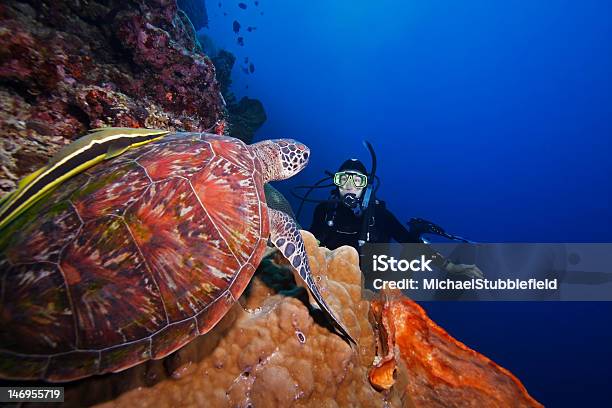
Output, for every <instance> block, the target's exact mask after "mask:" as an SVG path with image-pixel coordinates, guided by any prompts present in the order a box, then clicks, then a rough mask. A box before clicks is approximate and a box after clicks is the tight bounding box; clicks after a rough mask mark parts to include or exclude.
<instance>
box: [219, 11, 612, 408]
mask: <svg viewBox="0 0 612 408" xmlns="http://www.w3.org/2000/svg"><path fill="white" fill-rule="evenodd" d="M245 3H246V4H247V8H246V10H242V9H240V8H238V6H237V4H238V1H235V2H234V1H222V2H221V4H222V7H221V8H219V7H218V4H217V2H210V1H209V3H208V12H209V16H210V29H209V30H207V33H208V34H210V35H211V36H212V37H213V38H214V40H215V41H216V42H217V45H219V46H221V47H223V48H226V49H228V50H230V51H232V52H233V53H235V54H236V55H237V57H238V58H237V64H236V65H237V66H236V69H235V72H234V76H233V78H234V86H233V90H234V92H235V93H236V94H237V95H238V96H243V95H247V96H250V97H254V98H258V99H260V100H261V101H262V102H263V104H264V106H265V108H266V111H267V114H268V121H267V122H266V124H265V125H264V126H263V127H262V129H261V130H260V131H259V132H258V133H257V136H256V138H257V139H263V138H279V137H292V138H295V139H298V140H300V141H302V142H304V143H306V144H307V145H309V146H310V148H311V150H312V158H311V163H310V165H309V167H308V168H307V169H306V170H305V171H303V172H302V173H301V174H300V175H298V176H297V177H295V178H294V179H292V180H290V181H286V182H283V183H279V184H277V187H278V188H279V189H280V190H281V191H283V192H285V193H286V195H288V193H289V188H290V187H291V186H294V185H297V184H307V183H312V182H313V181H316V180H318V179H319V178H321V177H322V176H323V171H324V170H325V169H329V170H335V169H336V168H337V166H338V165H339V164H340V163H341V162H342V161H343V160H344V159H346V158H348V157H358V158H361V159H362V160H363V161H364V162H365V163H366V164H367V165H369V156H368V154H367V151H366V150H365V149H364V148H363V147H362V145H361V141H362V140H363V139H368V140H369V141H371V142H372V143H373V145H374V147H375V148H376V151H377V154H378V157H379V165H378V175H379V176H380V177H381V179H382V186H381V188H380V190H379V194H378V196H379V197H380V198H382V199H384V200H385V201H386V202H387V205H388V207H389V208H390V209H391V210H392V211H393V212H394V213H395V215H396V216H397V217H398V218H399V219H401V220H407V219H408V218H410V217H414V216H418V217H423V218H427V219H431V220H433V221H435V222H437V223H439V224H441V225H442V226H444V227H445V228H446V229H447V230H449V231H452V232H454V233H456V234H459V235H462V236H466V237H469V238H471V239H473V240H476V241H481V242H612V229H611V226H612V209H610V205H611V203H612V182H611V175H612V160H611V158H610V153H611V152H612V149H611V148H610V145H611V139H612V82H611V77H612V75H611V74H612V2H610V1H607V0H602V1H592V0H590V1H580V2H578V1H564V0H551V1H537V2H530V1H522V0H521V1H503V2H502V1H497V2H494V1H490V0H480V1H476V0H471V1H462V2H452V1H435V0H427V1H425V0H419V1H388V0H383V1H358V0H351V1H333V2H330V1H323V0H311V1H308V2H295V1H272V0H261V1H260V2H259V3H260V4H259V6H258V7H256V6H255V5H254V1H252V0H248V1H245ZM262 11H263V13H264V14H263V15H261V14H260V13H261V12H262ZM224 12H225V13H228V15H227V16H224V15H223V13H224ZM233 20H238V21H239V22H240V23H241V25H242V27H243V29H244V28H246V27H247V26H255V27H257V28H256V30H255V31H253V32H243V31H241V33H240V35H241V36H243V37H244V46H239V45H238V44H237V43H236V37H237V35H236V34H234V33H233V32H232V22H233ZM245 57H248V58H249V60H250V61H251V62H253V63H254V65H255V72H254V73H253V74H246V73H244V72H243V71H242V70H241V65H243V64H242V63H243V59H244V58H245ZM247 86H248V88H247ZM323 197H324V196H321V198H323ZM293 203H294V204H296V205H297V204H298V202H297V201H296V200H293ZM311 213H312V207H308V208H307V211H305V212H304V213H303V214H302V216H301V217H300V221H301V222H302V224H303V225H305V226H308V225H310V220H311ZM425 307H426V309H427V311H428V313H429V314H430V316H432V318H433V319H434V320H435V321H436V322H437V323H439V324H440V325H441V326H442V327H444V328H445V329H447V330H448V331H449V332H450V333H451V334H452V335H453V336H455V337H456V338H457V339H459V340H461V341H463V342H465V343H466V344H467V345H468V346H470V347H472V348H474V349H476V350H478V351H480V352H482V353H483V354H485V355H486V356H488V357H490V358H491V359H493V360H494V361H495V362H497V363H498V364H500V365H502V366H503V367H505V368H507V369H509V370H510V371H512V372H513V373H514V374H515V375H517V376H518V377H519V379H521V381H522V382H523V384H524V385H525V386H526V387H527V389H528V391H529V392H530V393H531V395H533V396H534V397H535V398H536V399H538V400H539V401H541V402H542V403H544V404H545V405H547V406H553V407H557V406H609V405H610V401H611V400H612V396H611V395H610V391H609V386H610V376H609V371H610V366H611V365H612V355H611V352H610V349H611V344H612V327H611V325H610V323H611V322H612V318H611V317H610V316H612V304H610V303H588V302H585V303H461V304H460V303H435V304H433V303H430V304H426V305H425Z"/></svg>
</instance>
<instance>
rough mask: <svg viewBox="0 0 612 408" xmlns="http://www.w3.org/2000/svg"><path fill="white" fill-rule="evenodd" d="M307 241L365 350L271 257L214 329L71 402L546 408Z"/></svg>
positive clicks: (325, 289)
mask: <svg viewBox="0 0 612 408" xmlns="http://www.w3.org/2000/svg"><path fill="white" fill-rule="evenodd" d="M302 235H303V237H304V240H305V243H306V248H307V251H308V254H309V260H310V263H311V265H312V269H313V274H314V276H315V279H316V280H317V282H318V284H319V285H320V287H321V288H322V293H323V296H324V297H325V298H326V300H327V301H328V302H329V304H330V305H331V307H332V308H333V309H334V310H335V311H337V312H338V313H339V315H340V316H341V318H342V320H343V321H344V322H345V324H346V326H347V327H348V329H349V330H350V331H351V333H352V335H353V336H354V337H355V338H356V339H357V340H358V346H357V347H355V348H351V346H349V345H348V344H347V343H346V342H345V341H343V340H342V339H341V338H340V337H339V336H337V335H336V334H334V333H332V332H330V331H329V330H328V328H327V327H325V325H324V324H321V323H322V322H323V321H322V320H321V317H322V316H320V315H319V314H317V313H316V312H315V311H314V310H313V309H312V308H311V307H309V304H310V302H309V300H308V295H307V292H306V290H305V289H304V288H302V287H301V286H299V285H296V283H295V282H296V280H295V279H294V275H293V272H292V270H291V269H290V268H289V267H288V266H287V264H286V263H285V262H284V260H283V258H282V257H280V256H279V254H278V252H275V251H270V254H269V255H268V256H267V257H266V258H264V260H263V261H262V263H261V265H260V267H259V269H258V271H257V273H256V276H255V278H254V279H253V280H252V282H251V284H250V285H249V287H248V288H247V290H246V291H245V293H244V294H243V296H242V297H241V298H240V301H239V303H237V304H236V305H235V306H234V307H233V308H232V309H231V310H230V312H229V313H228V314H227V315H226V316H225V317H224V318H223V319H222V320H221V322H220V323H219V324H218V325H217V326H216V327H215V328H214V329H213V330H212V331H211V332H209V333H208V334H206V335H204V336H201V337H199V338H198V339H196V340H195V341H193V342H192V343H190V344H189V345H187V346H186V347H184V348H183V349H181V350H179V351H177V352H176V353H174V354H172V355H171V356H169V357H167V358H165V359H163V360H159V361H149V362H147V363H145V364H142V365H139V366H136V367H134V368H131V369H129V370H126V371H123V372H121V373H117V374H112V375H106V376H101V377H93V378H88V379H85V380H81V381H78V382H75V383H69V384H65V387H66V405H67V406H85V405H92V404H99V406H102V407H132V406H140V407H161V406H181V407H202V406H211V407H213V406H214V407H279V406H282V407H289V406H294V407H313V406H314V407H345V406H355V407H449V406H452V407H469V406H478V407H540V406H541V405H540V404H539V403H538V402H537V401H535V400H534V399H533V398H531V397H530V396H529V394H528V393H527V391H526V390H525V388H524V387H523V386H522V384H521V383H520V381H519V380H518V379H516V378H515V377H514V376H513V375H512V374H511V373H509V372H508V371H507V370H505V369H503V368H501V367H500V366H498V365H497V364H495V363H494V362H492V361H491V360H489V359H487V358H486V357H484V356H482V355H480V354H479V353H477V352H476V351H473V350H471V349H469V348H468V347H467V346H465V345H463V344H461V343H460V342H458V341H457V340H455V339H453V338H452V337H450V336H449V335H448V334H447V333H446V332H445V331H444V330H443V329H441V328H440V327H438V326H437V325H436V324H435V323H434V322H432V321H431V320H430V319H429V318H428V317H427V315H426V313H425V312H424V310H423V309H422V308H421V307H419V306H418V305H416V304H415V303H414V302H412V301H410V300H409V299H407V298H405V297H402V296H401V295H399V294H391V293H388V294H384V295H383V296H382V297H379V296H374V295H373V294H371V293H369V294H368V293H364V292H362V275H361V271H360V270H359V266H358V265H359V263H358V255H357V253H356V251H355V250H354V249H353V248H350V247H342V248H338V249H337V250H335V251H329V250H328V249H326V248H321V247H318V245H317V242H316V240H315V238H314V237H313V236H312V235H311V234H310V233H308V232H306V231H303V233H302ZM369 298H372V299H371V300H369Z"/></svg>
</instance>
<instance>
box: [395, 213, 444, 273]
mask: <svg viewBox="0 0 612 408" xmlns="http://www.w3.org/2000/svg"><path fill="white" fill-rule="evenodd" d="M385 213H386V214H385V219H386V224H387V226H388V228H389V232H390V235H391V238H393V239H394V240H396V241H397V242H400V243H411V244H422V245H419V252H420V253H422V254H423V255H425V256H427V257H428V258H430V259H431V260H432V262H431V263H432V265H434V266H435V267H436V268H440V269H443V270H445V271H447V272H449V273H450V271H449V270H448V268H449V267H450V268H452V266H451V265H453V266H454V264H453V263H452V262H450V261H448V260H447V259H446V258H444V256H442V254H440V253H439V252H437V251H435V250H434V249H433V248H432V247H431V246H430V245H427V244H425V243H423V241H422V240H421V239H420V238H419V237H418V236H417V235H415V234H414V233H412V232H411V231H409V230H408V229H406V227H404V226H403V225H402V223H401V222H399V220H398V219H397V218H396V217H395V215H393V214H392V213H391V212H390V211H389V210H387V209H385Z"/></svg>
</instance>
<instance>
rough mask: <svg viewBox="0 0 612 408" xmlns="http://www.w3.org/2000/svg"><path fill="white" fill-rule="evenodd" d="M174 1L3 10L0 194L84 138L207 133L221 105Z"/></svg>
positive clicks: (53, 1) (36, 1) (34, 4)
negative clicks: (115, 131)
mask: <svg viewBox="0 0 612 408" xmlns="http://www.w3.org/2000/svg"><path fill="white" fill-rule="evenodd" d="M177 10H178V9H177V6H176V1H175V0H136V1H121V0H89V1H87V2H83V1H78V0H43V1H40V0H32V1H16V0H7V1H3V2H2V3H1V4H0V134H1V135H2V138H1V142H2V143H1V145H0V158H1V163H2V166H0V191H10V190H12V189H13V188H15V183H16V182H17V181H18V179H19V178H20V177H21V176H23V175H24V174H27V173H29V172H31V171H33V170H35V169H37V168H38V167H40V166H41V165H43V164H44V163H46V161H47V159H48V158H49V156H50V155H51V154H53V153H54V152H55V151H57V150H58V149H59V148H60V147H61V146H63V145H64V144H66V143H68V142H70V141H71V140H72V139H74V138H75V137H77V136H79V135H81V134H83V133H84V132H85V131H86V130H88V129H92V128H96V127H101V126H130V127H150V128H164V129H172V130H187V131H202V130H207V129H213V127H214V125H215V124H216V123H217V122H218V121H222V120H223V118H224V115H225V102H224V101H223V97H222V96H221V93H220V87H219V84H218V82H217V80H216V78H215V69H214V66H213V63H212V61H211V60H210V59H209V58H208V57H207V56H206V55H204V53H203V52H202V51H201V50H200V47H199V44H198V42H197V39H196V37H195V32H194V30H193V26H192V24H191V23H190V21H189V19H188V18H187V17H186V15H185V13H182V12H178V11H177Z"/></svg>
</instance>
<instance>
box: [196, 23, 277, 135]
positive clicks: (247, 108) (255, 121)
mask: <svg viewBox="0 0 612 408" xmlns="http://www.w3.org/2000/svg"><path fill="white" fill-rule="evenodd" d="M199 38H200V41H202V42H203V43H204V44H206V48H207V49H214V45H213V44H212V43H211V40H210V38H209V37H207V36H205V35H201V36H199ZM211 55H212V56H211V58H212V61H213V64H215V68H216V70H217V81H219V85H220V86H221V93H222V94H223V96H224V97H225V101H226V102H227V110H228V113H229V118H230V128H229V133H230V134H231V135H232V136H234V137H237V138H239V139H242V140H252V139H253V135H255V132H256V131H257V129H259V128H260V127H261V126H262V125H263V124H264V122H265V121H266V119H267V117H266V112H265V110H264V107H263V104H262V103H261V102H260V101H259V100H257V99H253V98H248V97H246V96H245V97H243V98H241V99H240V100H239V101H237V99H236V96H235V95H234V94H233V93H232V92H231V91H230V86H231V84H232V79H231V74H232V68H233V67H234V63H235V62H236V57H235V56H234V54H232V53H231V52H229V51H227V50H223V49H222V50H219V51H218V52H216V53H215V54H214V55H213V54H211Z"/></svg>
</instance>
